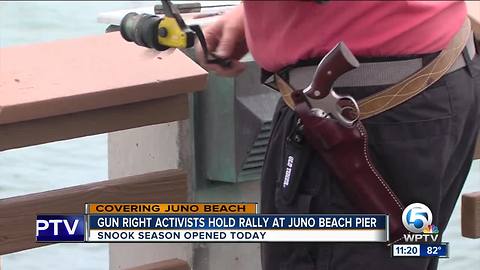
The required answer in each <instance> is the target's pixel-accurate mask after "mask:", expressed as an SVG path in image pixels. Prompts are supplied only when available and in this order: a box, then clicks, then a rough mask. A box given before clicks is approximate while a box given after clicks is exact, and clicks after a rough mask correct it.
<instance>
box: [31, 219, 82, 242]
mask: <svg viewBox="0 0 480 270" xmlns="http://www.w3.org/2000/svg"><path fill="white" fill-rule="evenodd" d="M36 237H37V242H83V241H85V217H84V216H83V215H38V216H37V234H36Z"/></svg>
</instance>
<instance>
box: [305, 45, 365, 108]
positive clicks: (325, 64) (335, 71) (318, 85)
mask: <svg viewBox="0 0 480 270" xmlns="http://www.w3.org/2000/svg"><path fill="white" fill-rule="evenodd" d="M359 65H360V63H359V62H358V60H357V59H356V58H355V56H354V55H353V54H352V52H351V51H350V49H348V47H347V46H346V45H345V43H343V42H339V43H338V44H337V46H335V48H333V49H332V50H331V51H330V52H328V54H327V55H326V56H325V57H324V58H323V59H322V61H321V62H320V64H318V66H317V69H316V70H315V74H314V75H313V80H312V83H311V84H310V86H309V87H308V88H307V89H306V90H305V91H304V93H305V94H306V95H307V96H309V97H310V98H314V99H320V98H324V97H325V96H327V95H328V93H329V92H330V89H331V88H332V86H333V83H334V82H335V80H336V79H337V78H338V77H340V76H341V75H342V74H344V73H346V72H347V71H349V70H352V69H354V68H357V67H358V66H359Z"/></svg>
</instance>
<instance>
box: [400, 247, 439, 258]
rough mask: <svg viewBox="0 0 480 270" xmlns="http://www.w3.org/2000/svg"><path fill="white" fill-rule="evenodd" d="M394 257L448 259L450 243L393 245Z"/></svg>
mask: <svg viewBox="0 0 480 270" xmlns="http://www.w3.org/2000/svg"><path fill="white" fill-rule="evenodd" d="M392 256H393V257H440V258H447V257H448V243H438V244H437V243H421V244H395V245H392Z"/></svg>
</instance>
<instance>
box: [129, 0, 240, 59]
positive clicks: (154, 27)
mask: <svg viewBox="0 0 480 270" xmlns="http://www.w3.org/2000/svg"><path fill="white" fill-rule="evenodd" d="M162 8H163V11H164V14H165V16H164V17H163V18H161V17H158V16H155V15H149V14H138V13H136V12H130V13H128V14H127V15H125V17H123V19H122V21H121V23H120V33H121V35H122V37H123V38H124V39H125V40H127V41H130V42H135V43H136V44H137V45H139V46H143V47H148V48H154V49H156V50H159V51H164V50H166V49H169V48H179V49H183V48H190V47H193V45H194V44H195V37H197V38H198V39H199V42H200V44H201V46H202V49H203V52H204V56H205V59H206V61H207V63H213V64H219V65H221V66H223V67H229V66H230V64H231V61H230V60H228V59H224V58H220V57H218V56H216V55H215V54H213V53H209V52H208V49H207V45H206V41H205V37H204V36H203V32H202V29H201V28H200V26H198V25H190V26H187V25H186V24H185V22H184V21H183V19H182V17H181V16H180V12H179V11H178V9H177V8H176V7H175V6H174V5H172V4H171V2H170V1H169V0H162Z"/></svg>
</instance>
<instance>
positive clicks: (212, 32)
mask: <svg viewBox="0 0 480 270" xmlns="http://www.w3.org/2000/svg"><path fill="white" fill-rule="evenodd" d="M243 20H244V15H243V5H242V4H240V5H239V6H238V7H235V8H234V9H232V10H231V11H229V12H227V13H225V14H224V15H222V17H220V18H219V19H218V20H217V21H216V22H215V23H213V24H210V25H208V26H206V27H205V28H204V29H203V34H204V35H205V40H206V42H207V47H208V50H209V51H210V52H214V53H215V54H216V55H217V56H219V57H221V58H228V59H231V60H232V64H231V66H229V67H222V66H220V65H216V64H208V63H206V62H205V58H204V57H203V51H202V48H201V46H200V44H198V41H197V44H195V51H196V55H197V59H198V61H199V62H200V64H201V65H202V66H203V67H205V68H206V69H207V70H210V71H214V72H215V73H217V74H219V75H222V76H231V77H233V76H236V75H238V74H240V73H241V72H242V71H243V70H244V69H245V64H244V63H240V61H239V60H240V58H242V57H243V56H244V55H245V54H246V53H247V52H248V48H247V43H246V40H245V26H244V22H243Z"/></svg>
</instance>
